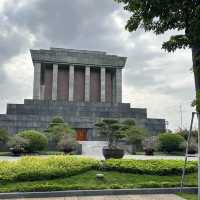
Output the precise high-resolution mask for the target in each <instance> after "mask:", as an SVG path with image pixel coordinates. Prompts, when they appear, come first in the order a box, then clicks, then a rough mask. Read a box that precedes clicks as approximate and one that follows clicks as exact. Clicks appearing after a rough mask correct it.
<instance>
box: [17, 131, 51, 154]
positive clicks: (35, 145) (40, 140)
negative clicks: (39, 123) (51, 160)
mask: <svg viewBox="0 0 200 200" xmlns="http://www.w3.org/2000/svg"><path fill="white" fill-rule="evenodd" d="M17 135H18V136H20V137H22V138H25V139H27V140H28V141H29V143H28V145H26V146H25V151H27V152H28V153H32V152H35V151H42V150H44V149H45V148H46V147H47V143H48V140H47V137H46V136H45V135H44V134H42V133H40V132H38V131H34V130H28V131H22V132H20V133H18V134H17Z"/></svg>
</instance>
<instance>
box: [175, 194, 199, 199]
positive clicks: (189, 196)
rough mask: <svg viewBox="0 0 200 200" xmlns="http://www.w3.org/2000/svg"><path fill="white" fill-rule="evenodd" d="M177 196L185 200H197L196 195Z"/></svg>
mask: <svg viewBox="0 0 200 200" xmlns="http://www.w3.org/2000/svg"><path fill="white" fill-rule="evenodd" d="M178 195H179V196H181V197H183V198H184V199H187V200H197V194H186V193H178Z"/></svg>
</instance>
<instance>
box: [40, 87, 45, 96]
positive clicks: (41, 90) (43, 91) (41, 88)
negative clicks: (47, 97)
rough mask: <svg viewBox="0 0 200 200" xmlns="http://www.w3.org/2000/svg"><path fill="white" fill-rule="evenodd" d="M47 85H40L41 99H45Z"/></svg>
mask: <svg viewBox="0 0 200 200" xmlns="http://www.w3.org/2000/svg"><path fill="white" fill-rule="evenodd" d="M44 93H45V85H41V86H40V99H41V100H44Z"/></svg>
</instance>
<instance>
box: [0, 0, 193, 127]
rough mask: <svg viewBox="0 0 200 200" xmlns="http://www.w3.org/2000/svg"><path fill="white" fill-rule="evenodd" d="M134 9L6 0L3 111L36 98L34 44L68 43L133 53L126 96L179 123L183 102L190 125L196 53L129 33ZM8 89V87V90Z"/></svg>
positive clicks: (2, 10)
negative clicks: (170, 50) (171, 48)
mask: <svg viewBox="0 0 200 200" xmlns="http://www.w3.org/2000/svg"><path fill="white" fill-rule="evenodd" d="M128 17H129V14H128V13H127V12H125V11H124V10H123V9H122V7H121V6H120V5H118V4H117V3H114V2H113V1H108V0H101V1H98V0H84V1H83V0H73V1H66V0H57V1H55V0H42V1H41V0H29V1H27V0H9V1H5V0H3V1H2V0H1V3H0V30H1V32H0V41H1V43H0V82H1V84H0V91H1V98H0V111H1V112H5V107H6V102H13V103H15V102H22V101H23V99H24V98H32V80H33V68H32V63H31V58H30V55H29V49H30V48H49V47H52V46H54V47H65V48H77V49H89V50H103V51H108V52H109V53H111V54H119V55H122V56H127V57H128V62H127V66H126V68H125V70H124V74H123V78H124V79H123V101H124V102H130V103H131V104H132V106H133V107H137V106H139V107H147V108H148V113H149V116H150V117H161V118H166V119H167V120H168V121H169V123H170V128H173V129H175V128H177V127H178V126H179V124H180V117H179V105H180V104H182V105H183V107H184V110H185V111H186V112H184V125H185V126H188V121H189V116H190V112H191V110H192V109H191V107H190V102H191V101H192V99H193V98H194V89H193V88H194V86H193V75H192V72H191V71H190V68H191V66H192V63H191V53H190V51H189V50H180V51H177V52H176V53H175V54H168V53H167V52H165V51H163V50H161V45H162V42H163V41H165V40H167V39H168V38H169V36H170V35H171V34H175V33H176V32H168V33H166V34H164V35H162V36H155V35H154V34H153V33H144V32H143V31H142V30H138V31H137V32H134V33H129V32H127V31H126V30H125V28H124V27H125V24H126V21H127V19H128ZM5 88H8V89H7V90H5Z"/></svg>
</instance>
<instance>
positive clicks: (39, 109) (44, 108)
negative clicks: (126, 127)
mask: <svg viewBox="0 0 200 200" xmlns="http://www.w3.org/2000/svg"><path fill="white" fill-rule="evenodd" d="M55 116H61V117H63V119H64V120H65V122H68V123H70V124H71V125H72V126H73V127H74V128H84V129H87V130H88V133H89V134H88V140H96V135H95V130H94V125H95V123H96V121H98V120H99V119H101V118H115V119H119V120H124V119H134V120H135V122H136V124H137V125H138V126H139V127H143V128H145V129H146V130H147V131H148V132H150V133H152V134H156V133H160V132H164V131H165V120H164V119H152V118H147V110H146V109H142V108H131V107H130V104H128V103H117V104H113V103H89V102H88V103H86V102H84V103H78V102H77V103H76V102H66V101H58V100H57V101H52V100H29V99H26V100H24V104H8V105H7V113H6V114H1V115H0V127H1V128H5V129H7V130H8V131H9V132H10V133H13V134H14V133H16V132H18V131H22V130H26V129H36V130H44V129H46V128H47V126H48V123H49V122H50V121H51V120H52V119H53V118H54V117H55Z"/></svg>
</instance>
